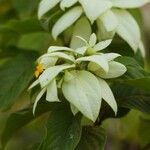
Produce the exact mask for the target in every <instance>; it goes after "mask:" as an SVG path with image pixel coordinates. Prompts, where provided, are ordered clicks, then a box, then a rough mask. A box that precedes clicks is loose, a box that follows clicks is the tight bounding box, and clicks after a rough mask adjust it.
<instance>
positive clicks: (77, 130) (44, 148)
mask: <svg viewBox="0 0 150 150" xmlns="http://www.w3.org/2000/svg"><path fill="white" fill-rule="evenodd" d="M80 124H81V116H80V115H77V116H75V117H74V116H73V114H72V113H71V112H70V109H69V108H68V107H67V106H66V105H65V106H60V107H57V108H56V109H54V110H53V111H52V112H51V114H50V117H49V119H48V122H47V132H46V133H47V134H46V137H45V139H44V141H43V142H42V144H41V147H40V148H39V150H48V149H49V150H51V149H57V150H74V149H75V147H76V146H77V144H78V142H79V140H80V137H81V131H82V127H81V125H80Z"/></svg>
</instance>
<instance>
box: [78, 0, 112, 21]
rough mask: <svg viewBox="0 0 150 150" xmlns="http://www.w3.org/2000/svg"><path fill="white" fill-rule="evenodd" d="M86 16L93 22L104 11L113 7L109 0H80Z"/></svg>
mask: <svg viewBox="0 0 150 150" xmlns="http://www.w3.org/2000/svg"><path fill="white" fill-rule="evenodd" d="M79 2H80V3H81V5H82V7H83V9H84V11H85V14H86V16H87V17H88V18H89V20H90V21H91V22H92V23H93V22H94V21H95V20H96V19H97V18H98V17H99V16H100V15H101V14H102V13H104V12H105V11H107V10H108V9H109V8H111V7H112V5H111V3H110V2H109V1H104V0H92V1H89V0H79Z"/></svg>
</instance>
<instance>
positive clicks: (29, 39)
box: [17, 32, 53, 52]
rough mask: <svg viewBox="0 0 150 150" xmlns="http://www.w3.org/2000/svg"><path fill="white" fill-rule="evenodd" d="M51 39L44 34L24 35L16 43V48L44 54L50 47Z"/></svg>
mask: <svg viewBox="0 0 150 150" xmlns="http://www.w3.org/2000/svg"><path fill="white" fill-rule="evenodd" d="M51 41H53V40H52V37H51V36H50V35H49V34H48V33H45V32H35V33H30V34H24V35H22V36H21V38H20V39H19V41H18V44H17V47H19V48H21V49H26V50H34V51H39V52H43V51H44V52H45V51H46V50H47V49H48V47H49V46H50V44H51Z"/></svg>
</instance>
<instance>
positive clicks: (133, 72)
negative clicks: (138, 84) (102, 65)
mask: <svg viewBox="0 0 150 150" xmlns="http://www.w3.org/2000/svg"><path fill="white" fill-rule="evenodd" d="M116 61H118V62H120V63H122V64H124V65H125V66H126V67H127V72H126V74H125V75H124V77H125V79H128V80H129V79H139V78H144V77H146V76H148V73H147V72H146V71H145V70H144V69H143V68H142V67H141V66H140V65H139V64H138V62H137V61H136V60H135V59H134V58H132V57H119V58H117V59H116Z"/></svg>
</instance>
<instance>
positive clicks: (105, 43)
mask: <svg viewBox="0 0 150 150" xmlns="http://www.w3.org/2000/svg"><path fill="white" fill-rule="evenodd" d="M111 42H112V39H110V40H105V41H101V42H99V43H97V44H96V45H95V46H94V50H95V51H100V50H103V49H105V48H107V47H108V46H109V45H110V44H111Z"/></svg>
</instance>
